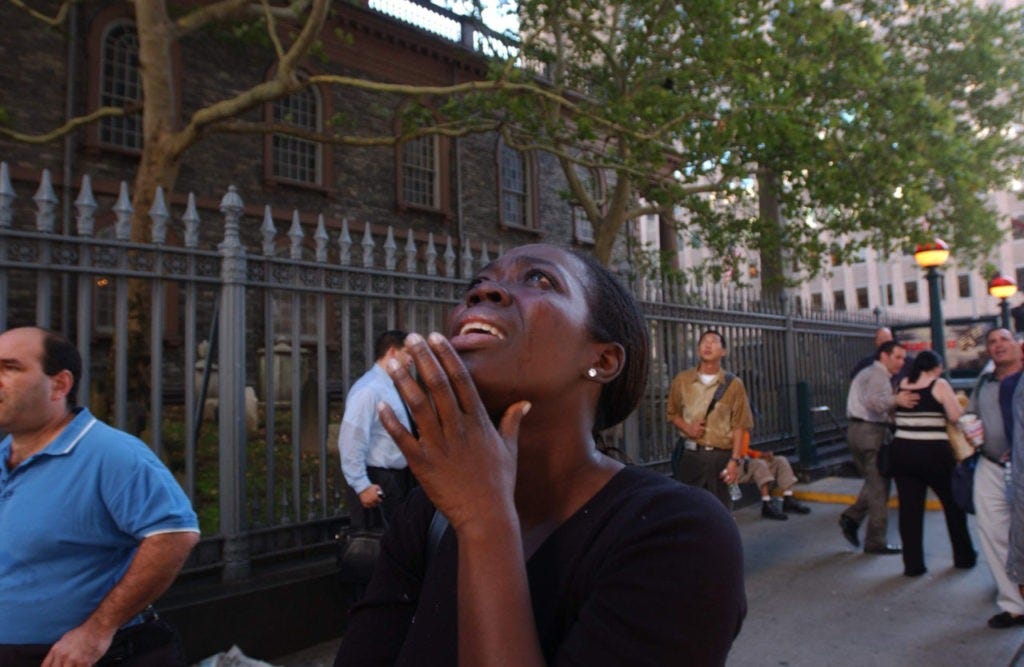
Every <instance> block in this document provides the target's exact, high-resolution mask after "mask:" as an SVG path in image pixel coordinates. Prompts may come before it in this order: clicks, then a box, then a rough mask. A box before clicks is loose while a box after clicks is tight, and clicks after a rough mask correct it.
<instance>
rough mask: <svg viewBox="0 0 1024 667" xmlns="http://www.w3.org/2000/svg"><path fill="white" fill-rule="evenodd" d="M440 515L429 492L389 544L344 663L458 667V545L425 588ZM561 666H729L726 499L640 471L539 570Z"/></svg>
mask: <svg viewBox="0 0 1024 667" xmlns="http://www.w3.org/2000/svg"><path fill="white" fill-rule="evenodd" d="M433 512H434V509H433V506H432V505H431V504H430V502H429V501H428V500H427V498H426V496H425V495H423V493H422V490H421V489H416V490H415V491H414V492H413V494H412V495H411V496H410V498H409V500H408V502H407V503H406V504H405V505H404V506H403V507H401V508H400V509H399V511H398V513H397V514H396V516H395V520H394V521H393V522H392V523H391V524H390V527H389V532H388V534H387V535H386V536H385V538H384V540H383V543H382V555H381V559H380V561H379V562H378V565H377V569H376V570H375V572H374V575H373V579H372V580H371V581H370V584H369V586H368V588H367V592H366V597H365V598H364V599H363V601H362V602H361V603H359V604H358V605H356V607H355V608H354V609H353V615H352V617H351V620H350V622H349V625H348V628H347V630H346V632H345V635H344V637H343V638H342V643H341V647H340V649H339V651H338V658H337V661H336V662H335V665H352V666H358V667H366V666H368V665H403V666H407V665H423V666H425V667H427V666H429V667H438V666H444V665H451V666H454V665H457V664H458V660H457V637H456V594H455V592H456V572H457V557H458V554H457V544H456V539H455V534H454V532H453V531H452V530H451V529H449V530H448V531H447V532H446V533H445V535H444V537H443V538H442V540H441V543H440V546H439V548H438V552H437V554H436V555H435V556H434V558H433V559H432V561H431V564H430V570H429V572H428V573H427V576H426V578H425V580H424V577H423V569H424V552H425V547H426V540H427V527H428V525H429V523H430V519H431V517H432V515H433ZM526 565H527V575H528V577H529V583H530V595H531V599H532V602H533V611H534V618H535V620H536V622H537V633H538V635H539V637H540V642H541V648H542V650H543V652H544V657H545V659H546V661H547V663H548V664H549V665H580V666H583V665H587V666H595V665H596V666H598V667H600V666H602V665H630V666H633V665H652V666H653V665H658V666H663V665H676V664H678V665H724V664H725V658H726V655H727V653H728V651H729V647H730V646H731V644H732V641H733V639H734V638H735V637H736V635H737V634H738V633H739V630H740V625H741V623H742V621H743V617H744V616H745V615H746V606H747V605H746V597H745V594H744V590H743V554H742V546H741V544H740V539H739V532H738V531H737V529H736V524H735V521H734V520H733V518H732V517H731V516H730V514H729V513H728V512H727V511H726V510H725V508H723V507H722V504H721V503H720V502H718V500H716V499H715V497H714V496H712V495H711V494H709V493H707V492H706V491H704V490H701V489H696V488H693V487H689V486H684V485H682V484H679V483H678V482H676V481H674V480H672V479H669V478H667V477H663V476H661V475H657V474H655V473H652V472H649V471H646V470H643V469H639V468H632V467H627V468H624V469H623V470H621V471H620V472H619V473H617V474H616V475H615V476H614V477H613V478H612V479H611V480H610V481H609V482H608V483H607V484H606V485H605V486H604V488H602V489H601V490H600V491H598V493H597V494H595V495H594V497H593V498H591V499H590V500H589V501H588V502H587V503H586V504H585V505H584V506H583V507H581V508H580V509H579V511H577V512H576V513H575V514H574V515H573V516H571V517H570V518H569V519H568V520H567V521H566V522H565V523H564V524H562V525H561V526H560V527H559V528H558V529H556V530H555V532H554V533H552V534H551V535H550V536H549V537H548V539H547V540H546V541H545V542H544V543H543V544H542V545H541V546H540V548H538V549H537V551H536V552H535V553H534V554H533V556H532V557H531V558H530V560H529V561H528V562H527V564H526Z"/></svg>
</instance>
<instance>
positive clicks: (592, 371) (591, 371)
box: [587, 368, 597, 380]
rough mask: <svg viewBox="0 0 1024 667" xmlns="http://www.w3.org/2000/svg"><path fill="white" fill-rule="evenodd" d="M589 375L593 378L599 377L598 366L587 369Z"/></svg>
mask: <svg viewBox="0 0 1024 667" xmlns="http://www.w3.org/2000/svg"><path fill="white" fill-rule="evenodd" d="M587 377H588V378H590V379H591V380H593V379H594V378H596V377H597V369H596V368H588V369H587Z"/></svg>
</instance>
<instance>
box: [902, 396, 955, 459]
mask: <svg viewBox="0 0 1024 667" xmlns="http://www.w3.org/2000/svg"><path fill="white" fill-rule="evenodd" d="M934 388H935V381H934V380H933V381H932V382H931V384H929V385H928V386H927V387H921V388H920V389H910V390H909V391H912V392H914V393H915V394H917V395H918V398H919V400H918V402H917V405H915V406H914V407H912V408H899V409H897V410H896V434H895V440H897V441H900V442H918V443H925V442H927V443H936V444H944V445H946V446H947V447H946V448H947V449H948V445H949V436H947V435H946V409H945V408H944V407H942V403H940V402H939V400H938V399H937V398H935V396H934V394H932V389H934Z"/></svg>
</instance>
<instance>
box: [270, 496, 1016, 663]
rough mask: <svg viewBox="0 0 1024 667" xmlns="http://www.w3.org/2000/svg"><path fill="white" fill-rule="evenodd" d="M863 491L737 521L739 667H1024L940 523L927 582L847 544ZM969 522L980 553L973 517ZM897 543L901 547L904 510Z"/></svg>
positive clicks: (306, 654) (329, 648) (312, 656)
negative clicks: (742, 587)
mask: <svg viewBox="0 0 1024 667" xmlns="http://www.w3.org/2000/svg"><path fill="white" fill-rule="evenodd" d="M861 483H862V482H861V480H859V479H849V478H840V477H828V478H825V479H821V480H818V481H816V482H813V483H811V484H804V485H800V486H798V487H797V496H798V497H800V498H801V499H803V500H804V501H805V502H807V503H808V504H809V505H810V506H811V508H812V510H811V514H809V515H807V516H791V517H790V519H789V520H788V521H786V522H781V521H768V520H763V519H761V515H760V505H752V506H749V507H745V508H743V509H740V510H738V511H737V512H736V522H737V524H738V525H739V529H740V533H741V534H742V536H743V547H744V561H745V567H746V585H747V602H748V605H749V611H748V614H747V619H746V621H745V623H744V625H743V630H742V632H741V633H740V636H739V637H738V638H737V640H736V643H735V644H734V645H733V649H732V652H731V653H730V654H729V661H728V665H729V667H755V666H757V667H762V666H764V665H786V666H787V667H818V666H819V665H829V666H830V667H863V666H864V665H874V666H877V667H890V666H899V667H917V666H920V667H943V666H945V665H949V666H950V667H952V666H954V665H964V664H970V665H986V666H992V667H1003V666H1006V667H1024V657H1022V656H1021V655H1020V654H1021V653H1024V627H1021V628H1012V629H1007V630H992V629H990V628H989V627H987V626H986V624H985V622H986V620H987V619H988V618H989V617H990V616H992V615H993V614H995V613H997V612H998V611H999V610H998V609H997V608H996V606H995V601H994V600H995V584H994V583H993V582H992V576H991V574H990V573H989V570H988V564H987V563H985V560H984V558H981V557H979V559H978V565H977V566H976V567H975V568H974V569H973V570H967V571H963V570H956V569H954V568H953V565H952V556H951V554H950V548H949V538H948V537H947V535H946V526H945V522H944V521H943V517H942V513H941V512H937V511H929V512H927V513H926V517H925V529H924V532H925V558H926V561H927V564H928V570H929V571H928V573H927V574H925V575H924V576H922V577H920V578H916V579H909V578H906V577H904V576H903V575H902V573H903V562H902V560H901V558H900V557H899V556H870V555H865V554H864V553H862V552H861V551H859V550H855V549H853V548H852V547H851V546H850V545H849V543H847V542H846V540H845V539H843V536H842V535H841V533H840V531H839V527H838V524H837V521H838V517H839V513H840V512H841V511H842V510H843V508H844V506H845V505H846V504H848V503H851V502H853V499H854V497H855V496H856V493H857V492H858V491H859V490H860V486H861ZM893 494H894V495H895V489H894V490H893ZM890 504H891V503H890ZM930 507H935V508H937V507H938V505H937V503H931V504H930ZM969 522H970V527H971V533H972V536H973V537H975V547H976V548H977V546H978V544H977V534H976V531H975V529H974V517H970V518H969ZM862 532H863V531H862ZM889 541H890V542H893V543H899V532H898V529H897V518H896V512H895V510H890V514H889ZM337 645H338V640H335V641H332V642H326V643H324V644H321V645H319V646H315V647H312V648H310V649H307V650H305V651H302V652H300V653H296V654H293V655H290V656H284V657H281V658H278V659H276V660H270V661H269V662H271V663H273V664H274V665H279V666H281V667H323V666H329V665H331V664H332V661H333V659H334V653H335V651H336V650H337Z"/></svg>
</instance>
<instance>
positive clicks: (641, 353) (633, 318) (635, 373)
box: [570, 250, 650, 433]
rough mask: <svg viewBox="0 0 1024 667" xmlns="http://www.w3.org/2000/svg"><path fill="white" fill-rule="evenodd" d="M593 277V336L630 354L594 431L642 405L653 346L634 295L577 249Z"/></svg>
mask: <svg viewBox="0 0 1024 667" xmlns="http://www.w3.org/2000/svg"><path fill="white" fill-rule="evenodd" d="M570 252H571V253H572V254H573V255H575V256H576V257H578V258H579V259H580V261H581V262H583V264H584V266H586V267H587V272H588V273H589V274H590V281H591V287H592V289H590V290H589V291H588V293H587V307H588V309H589V310H590V321H589V322H588V323H587V328H588V329H589V333H590V335H591V337H593V339H594V340H596V341H598V342H600V343H618V344H619V345H621V346H622V347H623V349H624V350H625V351H626V354H625V360H624V362H623V366H622V372H621V373H619V375H618V377H616V378H615V379H614V380H612V381H611V382H609V383H608V384H606V385H604V388H603V389H602V390H601V397H600V399H599V400H598V403H597V415H596V417H595V420H594V432H595V433H596V432H599V431H602V430H604V429H606V428H610V427H612V426H615V425H616V424H618V423H619V422H621V421H622V420H623V419H625V418H626V417H628V416H629V414H630V413H631V412H633V409H634V408H636V406H637V404H638V403H639V402H640V397H641V396H642V395H643V393H644V388H645V386H646V385H647V367H648V365H649V363H650V349H649V348H650V343H649V341H648V337H647V322H646V320H645V319H644V316H643V313H641V312H640V306H639V305H638V304H637V302H636V299H634V298H633V295H632V294H631V293H630V292H629V291H628V290H627V289H626V288H625V287H624V286H623V285H622V283H621V282H619V280H618V278H616V277H615V276H614V275H612V273H611V272H610V271H608V269H606V268H605V267H604V266H602V265H601V263H600V262H598V261H597V260H596V259H595V258H594V257H593V256H592V255H587V254H584V253H581V252H577V251H575V250H570Z"/></svg>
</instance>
